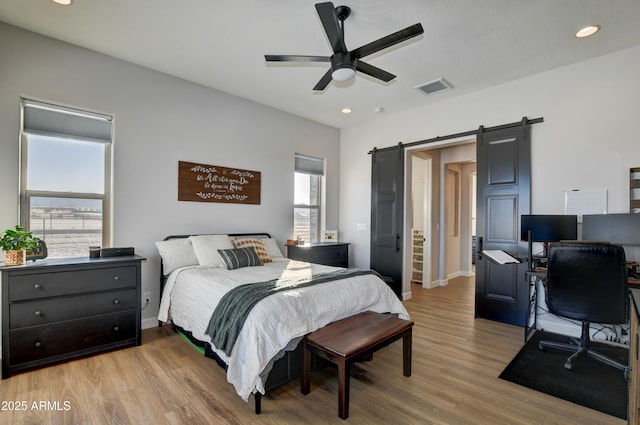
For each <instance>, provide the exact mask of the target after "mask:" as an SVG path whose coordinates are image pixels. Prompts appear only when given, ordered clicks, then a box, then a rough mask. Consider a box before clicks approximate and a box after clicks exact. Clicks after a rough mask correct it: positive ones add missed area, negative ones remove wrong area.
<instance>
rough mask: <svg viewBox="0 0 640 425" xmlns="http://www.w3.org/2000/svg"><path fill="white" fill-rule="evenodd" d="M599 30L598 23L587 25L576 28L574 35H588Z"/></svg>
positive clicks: (581, 36) (582, 36)
mask: <svg viewBox="0 0 640 425" xmlns="http://www.w3.org/2000/svg"><path fill="white" fill-rule="evenodd" d="M599 30H600V25H589V26H588V27H584V28H581V29H580V30H578V32H577V33H576V37H578V38H585V37H589V36H590V35H593V34H595V33H597V32H598V31H599Z"/></svg>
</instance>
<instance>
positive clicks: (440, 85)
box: [414, 78, 453, 95]
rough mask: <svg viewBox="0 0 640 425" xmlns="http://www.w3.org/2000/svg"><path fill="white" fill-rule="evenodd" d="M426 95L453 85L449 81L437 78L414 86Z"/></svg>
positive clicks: (450, 87)
mask: <svg viewBox="0 0 640 425" xmlns="http://www.w3.org/2000/svg"><path fill="white" fill-rule="evenodd" d="M414 88H415V89H417V90H419V91H421V92H422V93H424V94H426V95H430V94H434V93H437V92H439V91H442V90H448V89H452V88H453V86H452V85H451V83H450V82H448V81H447V80H445V79H444V78H438V79H437V80H433V81H429V82H428V83H424V84H420V85H418V86H415V87H414Z"/></svg>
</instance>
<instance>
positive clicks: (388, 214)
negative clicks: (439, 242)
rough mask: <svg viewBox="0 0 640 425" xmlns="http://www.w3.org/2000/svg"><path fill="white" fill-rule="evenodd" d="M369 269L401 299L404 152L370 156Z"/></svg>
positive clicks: (398, 148)
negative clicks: (383, 280)
mask: <svg viewBox="0 0 640 425" xmlns="http://www.w3.org/2000/svg"><path fill="white" fill-rule="evenodd" d="M371 161H372V162H371V259H370V267H371V269H373V270H375V271H377V272H378V273H380V274H381V275H382V276H384V277H385V278H386V279H385V280H386V281H387V283H388V284H389V285H390V286H391V288H392V289H393V291H394V292H395V293H396V295H397V296H398V297H399V298H402V269H403V263H402V246H403V240H402V234H403V217H402V211H403V191H404V149H403V148H402V146H401V145H398V146H397V147H396V148H393V149H385V150H383V151H380V152H378V151H376V150H374V151H373V153H372V155H371Z"/></svg>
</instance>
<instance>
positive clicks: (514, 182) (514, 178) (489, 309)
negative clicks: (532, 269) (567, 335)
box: [476, 119, 531, 326]
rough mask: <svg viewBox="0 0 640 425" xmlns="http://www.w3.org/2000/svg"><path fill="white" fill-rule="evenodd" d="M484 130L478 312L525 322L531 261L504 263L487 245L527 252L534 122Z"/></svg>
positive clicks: (520, 253)
mask: <svg viewBox="0 0 640 425" xmlns="http://www.w3.org/2000/svg"><path fill="white" fill-rule="evenodd" d="M505 127H506V128H504V127H503V128H496V129H494V130H491V129H486V130H485V129H483V128H482V127H480V130H479V131H478V139H477V167H478V168H477V186H478V187H477V190H478V192H477V206H476V208H477V210H476V218H477V222H476V234H477V243H476V245H477V257H476V316H477V317H482V318H485V319H491V320H497V321H500V322H505V323H510V324H515V325H520V326H523V325H524V323H525V316H526V312H527V306H528V300H529V297H528V285H527V283H526V282H525V275H524V274H525V271H526V267H527V265H526V263H521V264H504V265H499V264H496V263H494V262H492V261H491V260H489V259H488V257H487V256H486V255H482V250H483V249H484V250H492V249H500V250H503V251H506V252H508V253H510V254H511V255H513V256H518V257H521V258H525V257H526V243H524V242H521V241H520V215H521V214H529V211H530V204H531V143H530V125H529V124H527V121H526V119H523V121H522V123H521V125H519V126H518V125H516V126H512V127H509V126H505Z"/></svg>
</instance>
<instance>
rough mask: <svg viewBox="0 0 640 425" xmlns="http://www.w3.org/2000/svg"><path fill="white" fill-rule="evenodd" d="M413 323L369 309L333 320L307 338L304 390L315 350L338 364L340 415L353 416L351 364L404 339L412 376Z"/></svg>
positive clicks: (406, 372) (407, 366)
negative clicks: (351, 411) (350, 402)
mask: <svg viewBox="0 0 640 425" xmlns="http://www.w3.org/2000/svg"><path fill="white" fill-rule="evenodd" d="M412 327H413V322H412V321H410V320H403V319H398V318H397V317H395V316H392V315H389V314H381V313H374V312H371V311H367V312H364V313H360V314H357V315H355V316H351V317H347V318H346V319H342V320H339V321H337V322H333V323H330V324H329V325H327V326H325V327H324V328H321V329H318V330H317V331H315V332H311V333H310V334H308V335H307V336H306V337H304V339H303V341H302V343H303V349H302V353H303V354H302V380H301V384H300V391H301V392H302V394H305V395H306V394H309V391H310V377H309V375H310V373H311V351H313V352H315V353H316V354H317V355H319V356H320V357H323V358H325V359H327V360H329V361H331V362H333V363H335V364H337V365H338V416H339V417H340V418H342V419H347V418H348V417H349V378H350V370H351V365H352V364H353V363H354V362H355V361H358V360H362V359H364V358H367V357H370V356H371V355H372V354H373V353H374V352H376V351H378V350H379V349H381V348H383V347H386V346H387V345H389V344H391V343H392V342H394V341H397V340H398V339H400V338H402V352H403V354H402V368H403V373H404V376H411V330H412Z"/></svg>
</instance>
